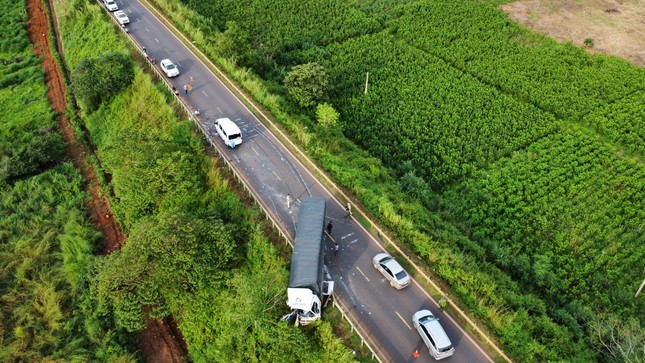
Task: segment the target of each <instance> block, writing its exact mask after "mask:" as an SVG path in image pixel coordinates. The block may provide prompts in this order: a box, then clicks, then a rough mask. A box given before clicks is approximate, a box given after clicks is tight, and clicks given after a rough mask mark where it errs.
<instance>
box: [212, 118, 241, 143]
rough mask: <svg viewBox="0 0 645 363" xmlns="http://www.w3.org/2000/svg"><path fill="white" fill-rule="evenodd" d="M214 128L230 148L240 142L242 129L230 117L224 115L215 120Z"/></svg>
mask: <svg viewBox="0 0 645 363" xmlns="http://www.w3.org/2000/svg"><path fill="white" fill-rule="evenodd" d="M215 129H217V134H218V135H219V137H221V138H222V140H224V143H225V144H226V146H228V147H230V148H231V149H234V148H235V147H236V146H237V145H239V144H241V143H242V131H240V128H239V127H237V125H236V124H235V122H233V121H231V120H230V119H228V118H226V117H224V118H218V119H217V120H215Z"/></svg>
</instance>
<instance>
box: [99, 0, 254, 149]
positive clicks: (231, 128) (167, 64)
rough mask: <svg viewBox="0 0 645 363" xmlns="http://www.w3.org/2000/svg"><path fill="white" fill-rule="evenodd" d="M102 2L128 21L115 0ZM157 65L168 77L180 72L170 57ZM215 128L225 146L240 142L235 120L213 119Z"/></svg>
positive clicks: (232, 146) (118, 19)
mask: <svg viewBox="0 0 645 363" xmlns="http://www.w3.org/2000/svg"><path fill="white" fill-rule="evenodd" d="M103 4H104V5H105V8H106V9H107V10H108V11H110V12H113V13H114V16H115V17H116V20H117V21H118V22H119V24H121V26H125V25H126V24H129V23H130V18H128V15H127V14H126V13H125V12H124V11H123V10H119V5H118V4H117V3H116V1H115V0H103ZM143 49H144V54H145V55H146V57H147V53H145V48H143ZM159 67H160V68H161V71H162V72H163V73H164V74H165V75H166V77H168V78H173V77H177V76H179V74H180V72H179V67H177V65H176V64H175V63H173V62H172V61H171V60H170V59H162V60H161V62H159ZM215 129H216V130H217V134H218V135H219V137H220V138H221V139H222V140H223V141H224V143H225V144H226V146H228V147H230V148H231V149H233V148H235V147H236V146H238V145H240V144H241V143H242V131H241V130H240V128H239V127H238V126H237V125H236V124H235V122H233V121H231V120H230V119H228V118H225V117H224V118H219V119H217V120H215Z"/></svg>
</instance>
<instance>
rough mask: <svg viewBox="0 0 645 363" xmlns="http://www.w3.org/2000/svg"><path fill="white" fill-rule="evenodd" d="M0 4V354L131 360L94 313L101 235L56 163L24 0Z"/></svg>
mask: <svg viewBox="0 0 645 363" xmlns="http://www.w3.org/2000/svg"><path fill="white" fill-rule="evenodd" d="M1 4H2V9H3V12H2V15H1V16H0V30H1V31H2V34H3V37H2V39H1V40H0V59H2V63H3V67H1V68H0V72H1V74H0V85H1V86H0V105H2V106H0V107H1V109H2V115H3V120H2V124H1V126H0V127H1V130H2V132H1V133H0V167H1V170H2V172H1V177H0V178H1V180H0V236H1V237H0V238H1V240H2V243H0V281H1V283H0V361H2V362H39V361H40V362H42V361H79V362H80V361H85V362H87V361H121V362H126V361H132V360H133V359H132V355H131V354H129V353H128V351H127V350H126V349H125V348H124V347H127V346H128V344H127V343H126V342H127V341H126V338H127V336H126V335H125V334H124V333H123V332H122V330H117V329H115V328H114V326H113V324H112V323H111V320H110V319H101V318H98V317H97V316H96V314H94V313H93V311H94V303H93V302H92V300H91V299H90V293H89V289H88V280H87V272H88V270H89V269H90V266H91V265H92V263H93V261H94V258H95V257H94V256H93V252H94V251H95V249H96V243H97V241H98V240H99V237H100V236H99V233H98V232H97V231H96V230H95V229H94V227H93V226H91V224H90V221H89V217H88V215H87V214H86V212H85V211H84V209H83V202H84V199H85V193H84V192H83V182H82V179H81V176H80V174H79V173H78V171H76V170H75V169H74V167H73V166H71V165H70V164H68V163H64V158H65V145H64V143H63V141H62V137H61V135H60V134H59V133H58V128H57V125H56V122H55V119H54V114H53V112H52V110H51V109H50V106H49V103H48V101H47V98H46V88H45V84H44V83H45V77H44V72H43V70H42V68H41V67H40V60H39V59H38V57H37V56H35V55H34V54H32V46H31V44H30V43H29V40H28V38H27V33H26V31H25V27H24V23H25V21H26V11H25V3H24V2H21V1H19V2H14V1H4V0H3V1H1ZM124 343H125V344H124ZM131 351H132V350H131Z"/></svg>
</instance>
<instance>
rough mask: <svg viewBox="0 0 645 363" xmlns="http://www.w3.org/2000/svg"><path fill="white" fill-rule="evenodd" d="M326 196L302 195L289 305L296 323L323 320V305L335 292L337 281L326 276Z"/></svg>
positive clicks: (292, 259) (289, 290) (292, 265)
mask: <svg viewBox="0 0 645 363" xmlns="http://www.w3.org/2000/svg"><path fill="white" fill-rule="evenodd" d="M324 225H325V199H324V198H318V197H312V198H303V199H302V200H301V202H300V209H299V216H298V224H297V225H296V240H295V243H294V244H293V255H292V256H291V272H290V277H289V288H288V289H287V297H288V299H287V305H289V307H290V308H291V309H293V310H294V311H293V313H292V314H290V315H291V317H292V318H294V319H295V320H296V322H297V323H299V324H301V325H305V324H309V323H311V322H312V321H315V320H318V319H320V315H321V312H322V308H323V306H324V304H325V303H326V302H327V300H328V298H329V297H331V295H332V293H333V291H334V282H333V281H325V277H324V268H325V265H324V252H325V250H324V245H323V242H324V239H323V229H324Z"/></svg>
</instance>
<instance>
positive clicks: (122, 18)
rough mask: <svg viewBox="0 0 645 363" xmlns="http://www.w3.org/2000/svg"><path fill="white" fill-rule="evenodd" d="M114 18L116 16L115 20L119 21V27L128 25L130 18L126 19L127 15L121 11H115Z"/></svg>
mask: <svg viewBox="0 0 645 363" xmlns="http://www.w3.org/2000/svg"><path fill="white" fill-rule="evenodd" d="M114 16H116V20H118V21H119V24H121V25H125V24H130V18H128V15H127V14H126V13H125V12H123V10H118V11H115V12H114Z"/></svg>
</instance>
